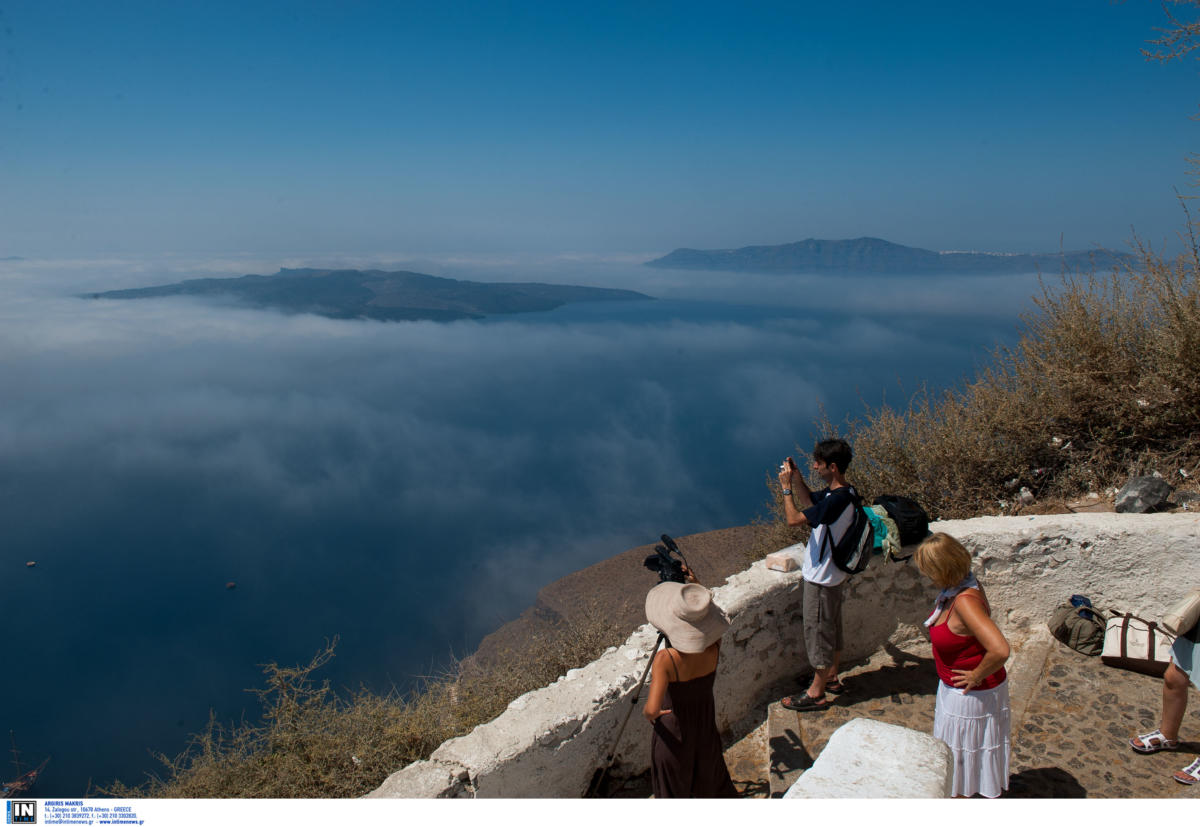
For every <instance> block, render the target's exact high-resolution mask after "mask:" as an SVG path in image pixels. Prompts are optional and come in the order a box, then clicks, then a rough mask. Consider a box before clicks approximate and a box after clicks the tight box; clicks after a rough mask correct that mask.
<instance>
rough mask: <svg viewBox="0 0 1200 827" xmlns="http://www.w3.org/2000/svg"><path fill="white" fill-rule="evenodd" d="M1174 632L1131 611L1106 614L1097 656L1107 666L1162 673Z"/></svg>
mask: <svg viewBox="0 0 1200 827" xmlns="http://www.w3.org/2000/svg"><path fill="white" fill-rule="evenodd" d="M1174 643H1175V636H1174V635H1173V634H1171V633H1170V632H1168V631H1166V630H1165V629H1163V628H1162V627H1161V626H1159V625H1158V624H1157V623H1155V622H1153V621H1150V620H1143V619H1142V618H1140V617H1137V616H1135V615H1131V614H1123V615H1122V614H1119V615H1114V616H1113V617H1111V618H1109V620H1108V625H1107V626H1106V627H1105V629H1104V650H1103V651H1102V652H1101V653H1100V660H1102V661H1104V662H1105V663H1106V664H1108V665H1109V666H1116V667H1119V668H1121V669H1130V670H1132V671H1134V672H1141V673H1143V674H1146V675H1154V676H1155V677H1162V674H1163V673H1164V672H1166V671H1167V664H1168V663H1170V662H1171V646H1172V645H1173V644H1174Z"/></svg>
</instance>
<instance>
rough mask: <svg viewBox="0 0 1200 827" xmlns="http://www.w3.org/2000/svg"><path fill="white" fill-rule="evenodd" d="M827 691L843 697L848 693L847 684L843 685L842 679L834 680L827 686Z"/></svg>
mask: <svg viewBox="0 0 1200 827" xmlns="http://www.w3.org/2000/svg"><path fill="white" fill-rule="evenodd" d="M825 691H826V692H832V693H833V694H834V695H841V694H842V693H843V692H845V691H846V684H844V683H842V679H841V678H834V679H833V680H831V681H829V683H827V684H825Z"/></svg>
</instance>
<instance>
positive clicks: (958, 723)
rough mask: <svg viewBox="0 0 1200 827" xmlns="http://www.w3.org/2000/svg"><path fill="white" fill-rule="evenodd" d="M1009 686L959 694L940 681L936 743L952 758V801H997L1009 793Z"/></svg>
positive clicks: (1004, 685)
mask: <svg viewBox="0 0 1200 827" xmlns="http://www.w3.org/2000/svg"><path fill="white" fill-rule="evenodd" d="M1011 726H1012V716H1011V714H1010V712H1009V709H1008V681H1007V680H1006V681H1005V682H1004V683H1002V684H1000V685H999V686H996V687H993V688H992V689H984V690H982V691H981V690H978V689H973V690H971V691H970V692H967V693H966V694H964V693H963V691H962V690H961V689H955V688H954V687H952V686H947V685H946V684H945V683H943V682H942V681H940V680H939V681H938V692H937V707H936V709H935V711H934V715H933V737H934V738H937V739H939V740H941V741H944V742H945V743H946V745H947V746H949V747H950V751H951V752H953V753H954V791H953V793H952V795H966V796H971V795H975V794H977V793H978V794H979V795H982V796H985V797H987V798H995V797H996V796H998V795H1000V793H1002V792H1004V791H1005V790H1007V789H1008V753H1009V729H1010V728H1011Z"/></svg>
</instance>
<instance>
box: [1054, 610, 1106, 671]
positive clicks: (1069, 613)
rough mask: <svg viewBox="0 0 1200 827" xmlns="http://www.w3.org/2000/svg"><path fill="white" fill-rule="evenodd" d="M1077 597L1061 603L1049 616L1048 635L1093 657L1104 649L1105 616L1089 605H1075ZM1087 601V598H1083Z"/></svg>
mask: <svg viewBox="0 0 1200 827" xmlns="http://www.w3.org/2000/svg"><path fill="white" fill-rule="evenodd" d="M1078 598H1079V595H1076V596H1075V599H1073V600H1072V601H1071V602H1068V603H1063V604H1062V605H1061V606H1059V607H1058V608H1057V609H1055V610H1054V614H1052V615H1050V622H1049V623H1047V624H1046V625H1047V626H1049V627H1050V634H1052V635H1054V637H1055V638H1056V639H1057V640H1058V641H1059V642H1060V643H1062V644H1064V645H1065V646H1069V647H1071V648H1072V649H1074V650H1075V651H1076V652H1082V653H1083V654H1085V655H1090V656H1092V657H1095V656H1096V655H1098V654H1100V652H1101V651H1103V649H1104V629H1105V625H1106V624H1107V622H1108V617H1107V615H1106V614H1105V613H1104V612H1102V611H1100V610H1099V609H1097V608H1096V607H1095V606H1092V605H1091V602H1090V601H1088V602H1087V603H1086V605H1077V603H1078ZM1083 600H1085V601H1086V600H1087V598H1083Z"/></svg>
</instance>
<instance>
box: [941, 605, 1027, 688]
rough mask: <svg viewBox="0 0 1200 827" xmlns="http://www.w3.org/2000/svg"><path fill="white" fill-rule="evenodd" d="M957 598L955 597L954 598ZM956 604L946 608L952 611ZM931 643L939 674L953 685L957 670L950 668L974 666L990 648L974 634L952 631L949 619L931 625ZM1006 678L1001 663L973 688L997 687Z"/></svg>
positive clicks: (950, 685)
mask: <svg viewBox="0 0 1200 827" xmlns="http://www.w3.org/2000/svg"><path fill="white" fill-rule="evenodd" d="M957 599H958V598H957V597H956V598H955V600H957ZM953 607H954V603H953V602H951V604H950V606H948V607H947V608H946V610H945V611H946V612H947V613H949V611H950V609H952V608H953ZM939 619H940V618H939ZM929 642H930V643H932V644H933V662H934V664H935V665H936V666H937V674H938V677H939V678H941V679H942V683H944V684H946V686H949V687H953V688H957V687H955V686H954V673H953V672H952V671H951V670H952V669H974V668H975V667H976V666H978V665H979V662H980V661H981V660H983V656H984V655H985V654H987V650H986V649H984V648H983V644H982V643H980V642H979V639H978V638H976V637H975V636H974V635H956V634H954V632H952V631H950V624H949V622H946V623H939V624H937V625H936V626H931V627H929ZM1007 677H1008V675H1007V673H1006V672H1005V671H1004V667H1003V666H1002V667H1000V668H999V669H998V670H996V671H995V672H993V673H992V674H990V675H988V676H987V677H986V678H984V679H983V681H982V682H981V683H980V684H979V686H977V687H975V689H973V690H971V691H972V692H974V691H976V690H979V689H994V688H996V687H997V686H999V685H1000V684H1002V683H1004V681H1005V679H1006V678H1007Z"/></svg>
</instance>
